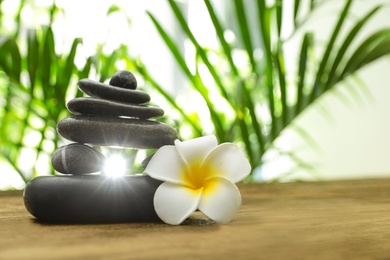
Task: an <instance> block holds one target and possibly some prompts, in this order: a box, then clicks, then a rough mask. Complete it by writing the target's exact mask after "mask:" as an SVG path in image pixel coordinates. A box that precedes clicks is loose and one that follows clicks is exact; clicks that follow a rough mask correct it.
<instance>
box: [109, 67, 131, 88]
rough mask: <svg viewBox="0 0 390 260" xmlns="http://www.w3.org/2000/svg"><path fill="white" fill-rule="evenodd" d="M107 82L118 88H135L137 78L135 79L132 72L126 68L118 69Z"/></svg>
mask: <svg viewBox="0 0 390 260" xmlns="http://www.w3.org/2000/svg"><path fill="white" fill-rule="evenodd" d="M108 84H110V85H111V86H115V87H120V88H128V89H136V88H137V80H136V79H135V77H134V75H133V73H131V72H130V71H127V70H120V71H118V72H117V73H115V74H114V76H112V78H111V80H110V82H109V83H108Z"/></svg>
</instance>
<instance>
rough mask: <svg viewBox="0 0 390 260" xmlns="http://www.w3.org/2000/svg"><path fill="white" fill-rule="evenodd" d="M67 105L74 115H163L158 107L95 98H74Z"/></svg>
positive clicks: (143, 116) (144, 116) (140, 116)
mask: <svg viewBox="0 0 390 260" xmlns="http://www.w3.org/2000/svg"><path fill="white" fill-rule="evenodd" d="M67 105H68V109H69V111H70V112H72V113H73V114H74V115H80V114H83V115H102V116H104V115H106V116H127V117H136V118H141V119H148V118H152V117H161V116H163V115H164V110H162V109H161V108H158V107H150V106H143V105H134V104H128V103H123V102H119V101H111V100H105V99H97V98H83V97H81V98H75V99H72V100H71V101H69V102H68V104H67Z"/></svg>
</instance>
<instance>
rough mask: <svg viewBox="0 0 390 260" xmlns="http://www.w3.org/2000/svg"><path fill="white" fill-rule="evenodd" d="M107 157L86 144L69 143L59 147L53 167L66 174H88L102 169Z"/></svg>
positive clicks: (53, 157) (54, 156) (53, 158)
mask: <svg viewBox="0 0 390 260" xmlns="http://www.w3.org/2000/svg"><path fill="white" fill-rule="evenodd" d="M105 160H106V157H105V156H104V155H103V154H101V153H100V152H99V151H97V150H96V149H94V148H93V147H90V146H88V145H84V144H78V143H74V144H69V145H65V146H61V147H60V148H58V149H57V150H56V151H55V152H54V154H53V156H52V158H51V163H52V165H53V168H54V169H55V170H56V171H57V172H60V173H64V174H86V173H94V172H99V171H102V170H103V168H104V162H105Z"/></svg>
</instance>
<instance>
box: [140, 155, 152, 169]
mask: <svg viewBox="0 0 390 260" xmlns="http://www.w3.org/2000/svg"><path fill="white" fill-rule="evenodd" d="M153 155H154V153H152V154H151V155H149V156H148V157H146V158H145V159H144V160H143V161H142V162H141V167H142V168H144V169H146V166H148V164H149V162H150V160H152V158H153Z"/></svg>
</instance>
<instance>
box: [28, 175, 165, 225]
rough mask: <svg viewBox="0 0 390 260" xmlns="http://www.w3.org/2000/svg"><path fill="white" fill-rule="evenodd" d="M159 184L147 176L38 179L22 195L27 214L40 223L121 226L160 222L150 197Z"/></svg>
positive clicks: (89, 176) (88, 176) (78, 176)
mask: <svg viewBox="0 0 390 260" xmlns="http://www.w3.org/2000/svg"><path fill="white" fill-rule="evenodd" d="M160 184H161V181H158V180H155V179H152V178H151V177H149V176H145V175H142V176H122V177H117V178H110V177H107V176H104V175H73V176H72V175H71V176H41V177H36V178H34V179H33V180H32V181H30V182H29V183H28V184H27V186H26V188H25V190H24V194H23V198H24V205H25V207H26V209H27V211H28V212H30V213H31V214H32V215H33V216H35V217H36V218H37V219H38V221H41V222H48V223H50V222H52V223H53V222H54V223H120V222H150V221H160V220H159V218H158V216H157V214H156V212H155V210H154V206H153V197H154V193H155V191H156V189H157V188H158V186H159V185H160Z"/></svg>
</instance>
